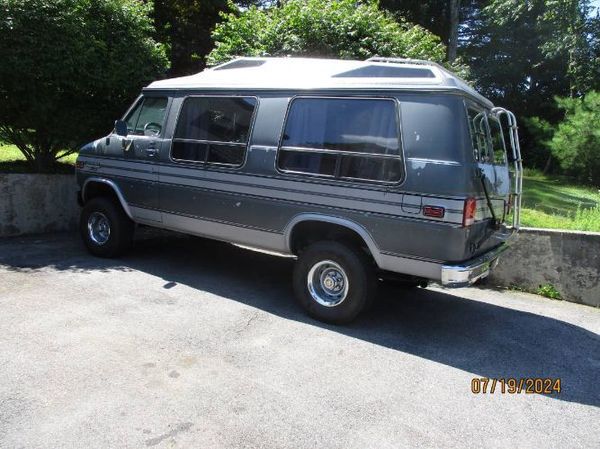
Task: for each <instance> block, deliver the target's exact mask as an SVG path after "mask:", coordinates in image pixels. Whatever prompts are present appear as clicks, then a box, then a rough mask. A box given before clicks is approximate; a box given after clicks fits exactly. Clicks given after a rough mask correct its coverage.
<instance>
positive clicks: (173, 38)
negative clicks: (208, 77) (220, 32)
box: [153, 0, 231, 76]
mask: <svg viewBox="0 0 600 449" xmlns="http://www.w3.org/2000/svg"><path fill="white" fill-rule="evenodd" d="M230 8H231V7H230V6H229V5H228V3H227V0H154V13H153V17H154V22H155V25H156V33H157V38H158V39H159V40H160V41H161V42H163V43H165V44H166V46H167V56H168V58H169V61H170V69H169V74H170V75H172V76H181V75H189V74H190V73H195V72H199V71H201V70H202V69H203V68H204V64H205V61H204V59H205V56H206V55H207V54H208V53H209V52H210V50H211V49H212V48H213V40H212V38H211V32H212V31H213V29H214V27H215V25H216V24H217V23H218V22H219V21H220V20H221V15H220V14H221V13H222V12H228V11H231V9H230Z"/></svg>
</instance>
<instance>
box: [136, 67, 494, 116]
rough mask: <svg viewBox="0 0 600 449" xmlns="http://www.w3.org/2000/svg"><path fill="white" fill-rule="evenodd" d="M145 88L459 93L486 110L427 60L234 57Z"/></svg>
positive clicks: (460, 84) (463, 86)
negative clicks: (453, 91)
mask: <svg viewBox="0 0 600 449" xmlns="http://www.w3.org/2000/svg"><path fill="white" fill-rule="evenodd" d="M146 89H152V90H153V89H161V90H173V89H175V90H180V89H258V90H282V89H286V90H287V89H300V90H311V89H371V90H373V89H375V90H382V89H386V90H387V89H391V90H394V89H401V90H449V89H455V90H461V91H463V92H465V93H467V94H468V95H470V96H473V97H475V98H476V99H477V100H479V101H480V102H482V103H484V104H486V105H487V106H489V107H491V106H492V103H491V102H490V101H489V100H487V99H486V98H485V97H483V96H482V95H480V94H479V93H478V92H477V91H475V89H473V88H472V87H471V86H469V85H468V84H467V83H466V82H465V81H463V80H462V79H460V78H459V77H457V76H456V75H454V74H453V73H451V72H449V71H448V70H446V69H445V68H443V67H442V66H440V65H439V64H436V63H434V62H431V61H423V60H415V59H401V58H379V57H376V58H371V59H368V60H366V61H352V60H339V59H316V58H258V57H256V58H248V57H245V58H236V59H233V60H232V61H229V62H226V63H224V64H221V65H218V66H215V67H212V68H209V69H206V70H204V71H202V72H200V73H197V74H195V75H190V76H183V77H179V78H170V79H165V80H160V81H155V82H153V83H152V84H150V85H149V86H148V87H147V88H146Z"/></svg>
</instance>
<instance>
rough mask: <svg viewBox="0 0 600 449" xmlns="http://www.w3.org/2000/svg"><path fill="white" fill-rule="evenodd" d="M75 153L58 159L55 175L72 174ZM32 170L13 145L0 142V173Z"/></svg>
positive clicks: (30, 171)
mask: <svg viewBox="0 0 600 449" xmlns="http://www.w3.org/2000/svg"><path fill="white" fill-rule="evenodd" d="M75 159H77V153H74V154H70V155H68V156H65V157H64V158H62V159H60V162H59V163H58V164H57V166H56V172H57V173H73V169H74V165H75ZM32 172H33V170H32V168H31V166H30V165H29V163H28V162H27V160H26V159H25V156H23V153H21V152H20V151H19V149H18V148H17V147H16V146H14V145H8V144H5V143H2V142H0V173H32Z"/></svg>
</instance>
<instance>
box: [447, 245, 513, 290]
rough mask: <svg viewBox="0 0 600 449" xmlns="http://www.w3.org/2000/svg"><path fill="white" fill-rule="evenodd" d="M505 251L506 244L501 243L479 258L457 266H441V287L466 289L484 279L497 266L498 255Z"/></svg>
mask: <svg viewBox="0 0 600 449" xmlns="http://www.w3.org/2000/svg"><path fill="white" fill-rule="evenodd" d="M507 249H508V244H507V243H503V244H501V245H500V246H497V247H496V248H494V249H492V250H490V251H488V252H487V253H485V254H482V255H481V256H477V257H476V258H474V259H471V260H467V261H465V262H462V263H460V264H458V265H442V285H443V286H445V287H451V288H458V287H467V286H469V285H471V284H473V283H474V282H476V281H478V280H479V279H482V278H484V277H486V276H487V275H488V274H489V273H490V270H491V269H492V268H494V267H495V266H496V265H497V264H498V258H499V257H500V255H501V254H502V253H503V252H504V251H506V250H507Z"/></svg>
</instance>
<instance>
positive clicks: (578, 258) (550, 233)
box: [487, 228, 600, 307]
mask: <svg viewBox="0 0 600 449" xmlns="http://www.w3.org/2000/svg"><path fill="white" fill-rule="evenodd" d="M487 283H488V284H492V285H496V286H502V287H510V286H517V287H521V288H525V289H528V290H537V289H538V287H539V286H540V285H546V284H552V285H553V286H554V287H555V288H556V290H558V292H559V293H560V294H561V296H562V297H563V299H565V300H568V301H572V302H578V303H581V304H587V305H591V306H595V307H600V233H596V232H574V231H557V230H550V229H527V228H526V229H522V230H521V232H520V233H519V235H518V237H517V239H516V241H515V242H514V243H513V244H512V245H511V248H510V249H509V250H508V251H506V252H505V253H504V255H503V256H502V258H501V260H500V263H499V264H498V266H497V267H496V269H495V270H493V272H492V274H491V275H490V277H489V278H488V280H487Z"/></svg>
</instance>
